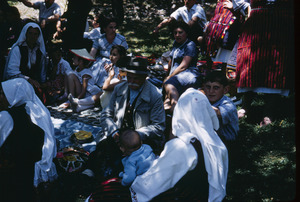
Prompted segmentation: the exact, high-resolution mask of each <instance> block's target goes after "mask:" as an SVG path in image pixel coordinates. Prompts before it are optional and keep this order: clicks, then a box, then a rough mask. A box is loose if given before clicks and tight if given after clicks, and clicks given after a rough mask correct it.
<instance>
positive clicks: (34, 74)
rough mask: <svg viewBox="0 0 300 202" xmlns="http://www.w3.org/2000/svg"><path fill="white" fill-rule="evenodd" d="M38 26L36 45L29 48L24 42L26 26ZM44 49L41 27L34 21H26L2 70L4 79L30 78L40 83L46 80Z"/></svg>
mask: <svg viewBox="0 0 300 202" xmlns="http://www.w3.org/2000/svg"><path fill="white" fill-rule="evenodd" d="M30 27H32V28H38V29H39V31H40V35H39V37H38V39H37V43H36V46H35V47H34V48H33V49H30V48H29V47H28V46H27V43H26V33H27V30H28V28H30ZM45 61H46V49H45V44H44V39H43V35H42V31H41V28H40V27H39V26H38V25H37V24H36V23H31V22H30V23H27V24H26V25H25V26H24V27H23V29H22V31H21V34H20V36H19V39H18V40H17V42H16V43H15V44H14V45H13V46H12V47H11V50H10V52H9V55H8V57H7V62H6V66H5V70H4V80H7V79H12V78H25V79H26V80H28V79H29V78H32V79H34V80H36V81H38V82H40V83H44V82H45V81H46V68H45Z"/></svg>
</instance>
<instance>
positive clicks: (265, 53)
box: [237, 0, 294, 95]
mask: <svg viewBox="0 0 300 202" xmlns="http://www.w3.org/2000/svg"><path fill="white" fill-rule="evenodd" d="M251 8H252V9H251V13H250V17H249V19H248V20H247V21H246V22H245V24H244V26H243V30H242V33H241V36H240V38H239V45H238V52H237V87H238V92H247V91H253V92H260V93H276V94H282V95H288V93H289V90H290V89H293V86H294V74H293V72H294V50H293V47H294V37H293V36H292V35H291V34H292V33H294V31H293V26H294V17H293V16H294V14H293V1H292V0H272V1H271V0H252V1H251Z"/></svg>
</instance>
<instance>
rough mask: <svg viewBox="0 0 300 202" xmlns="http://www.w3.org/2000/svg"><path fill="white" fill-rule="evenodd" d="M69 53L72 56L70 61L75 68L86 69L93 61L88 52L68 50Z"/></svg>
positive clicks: (84, 50)
mask: <svg viewBox="0 0 300 202" xmlns="http://www.w3.org/2000/svg"><path fill="white" fill-rule="evenodd" d="M70 51H71V52H72V53H73V54H74V55H73V58H72V61H73V65H75V66H82V67H85V68H87V67H88V66H89V64H90V63H91V61H95V59H94V58H93V57H92V56H91V55H90V54H89V52H88V51H87V50H86V49H85V48H82V49H70Z"/></svg>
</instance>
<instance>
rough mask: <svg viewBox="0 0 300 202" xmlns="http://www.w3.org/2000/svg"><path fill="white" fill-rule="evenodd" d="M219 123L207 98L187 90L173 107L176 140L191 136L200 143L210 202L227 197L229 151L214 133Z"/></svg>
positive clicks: (195, 91)
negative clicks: (189, 134)
mask: <svg viewBox="0 0 300 202" xmlns="http://www.w3.org/2000/svg"><path fill="white" fill-rule="evenodd" d="M218 128H219V120H218V118H217V115H216V112H215V111H214V110H213V109H212V107H211V104H210V103H209V101H208V99H207V97H206V96H205V95H204V94H203V93H201V92H200V91H198V90H195V89H192V88H190V89H188V90H187V91H186V92H185V93H183V94H182V95H181V97H180V99H179V100H178V103H177V104H176V107H175V109H174V114H173V119H172V132H173V134H174V135H175V136H177V137H179V138H185V136H187V135H186V134H188V133H191V134H193V135H195V136H196V138H197V139H198V140H199V141H200V142H201V145H202V150H203V155H204V161H205V167H206V171H207V174H208V182H209V201H221V200H222V199H223V198H224V197H225V195H226V181H227V173H228V152H227V149H226V147H225V145H224V144H223V142H222V141H221V139H220V138H219V136H218V135H217V133H216V132H215V130H217V129H218Z"/></svg>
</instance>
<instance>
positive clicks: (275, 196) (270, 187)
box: [96, 0, 296, 201]
mask: <svg viewBox="0 0 300 202" xmlns="http://www.w3.org/2000/svg"><path fill="white" fill-rule="evenodd" d="M96 2H98V3H99V4H98V6H97V7H98V9H99V10H100V11H101V10H103V9H104V8H105V6H108V7H110V1H108V0H104V1H96ZM124 2H125V3H124V8H125V9H124V10H125V21H124V24H123V25H121V26H120V27H119V32H120V33H121V34H122V35H124V36H125V37H126V39H127V42H128V44H129V50H128V52H129V53H132V54H133V55H142V56H150V55H155V56H156V57H159V56H161V54H162V53H163V52H166V51H168V50H169V49H170V48H171V46H172V41H173V40H172V39H171V37H170V36H171V35H170V33H169V31H168V29H167V28H164V29H162V30H161V31H160V34H159V36H158V37H155V36H153V35H152V30H153V29H154V28H155V26H156V25H157V24H158V23H159V22H160V21H161V20H162V16H163V14H165V15H166V12H163V9H160V8H159V7H158V6H157V5H155V4H154V3H153V1H149V0H145V1H137V0H124ZM210 2H212V3H216V1H210ZM158 11H160V12H162V13H163V14H162V16H161V15H157V13H158ZM274 102H275V101H274ZM275 104H276V103H274V106H277V107H274V108H273V110H274V111H278V114H282V115H281V116H278V117H279V118H278V119H275V120H274V121H273V122H272V124H270V125H267V126H265V127H259V125H258V124H257V123H249V122H248V120H247V118H245V117H244V118H242V119H240V122H239V126H240V131H239V135H238V138H237V140H236V141H235V142H234V144H232V145H231V147H230V148H228V150H229V154H230V170H229V173H228V182H227V196H226V198H225V199H224V201H289V200H292V199H294V197H295V195H296V142H295V130H296V129H295V112H294V111H295V108H294V105H295V99H294V97H293V96H292V97H288V98H286V99H284V103H277V105H275ZM266 106H267V103H266V102H265V101H264V97H263V95H259V96H257V97H256V98H255V99H254V100H253V102H252V107H253V109H254V110H257V111H258V112H259V111H260V110H262V109H263V108H265V107H266ZM239 108H240V107H239Z"/></svg>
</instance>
